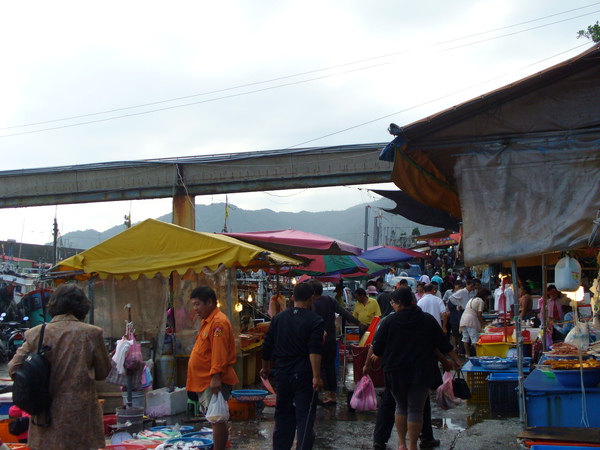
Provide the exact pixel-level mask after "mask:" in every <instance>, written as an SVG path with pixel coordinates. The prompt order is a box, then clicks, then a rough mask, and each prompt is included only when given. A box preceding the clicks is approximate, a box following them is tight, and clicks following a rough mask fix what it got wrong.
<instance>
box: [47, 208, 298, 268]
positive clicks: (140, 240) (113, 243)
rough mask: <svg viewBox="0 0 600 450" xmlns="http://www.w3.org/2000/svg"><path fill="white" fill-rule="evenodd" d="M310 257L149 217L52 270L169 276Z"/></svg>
mask: <svg viewBox="0 0 600 450" xmlns="http://www.w3.org/2000/svg"><path fill="white" fill-rule="evenodd" d="M304 263H305V261H304V260H303V259H301V258H297V257H293V256H291V255H283V254H280V253H274V252H267V251H265V250H264V249H263V248H261V247H258V246H256V245H252V244H247V243H245V242H242V241H239V240H237V239H235V238H232V237H229V236H223V235H220V234H212V233H202V232H198V231H193V230H189V229H187V228H183V227H180V226H177V225H172V224H169V223H165V222H161V221H159V220H155V219H147V220H144V221H143V222H140V223H139V224H137V225H134V226H133V227H131V228H129V229H127V230H125V231H123V232H122V233H119V234H118V235H116V236H114V237H112V238H110V239H108V240H106V241H104V242H102V243H101V244H98V245H96V246H94V247H92V248H90V249H88V250H85V251H83V252H81V253H79V254H78V255H75V256H72V257H71V258H68V259H65V260H64V261H61V262H60V263H58V264H57V266H56V267H53V268H52V269H51V270H50V273H51V274H52V275H58V274H59V273H60V272H73V271H81V270H82V271H83V272H85V273H86V274H91V273H96V274H98V275H99V276H100V278H102V279H106V278H107V277H108V276H109V275H113V276H114V277H115V278H117V279H121V278H123V277H124V276H129V277H130V278H131V279H132V280H136V279H137V278H138V277H139V276H140V275H145V276H146V277H147V278H152V277H153V276H154V275H156V274H157V273H160V274H161V275H163V276H165V277H168V276H169V275H170V274H171V273H172V272H177V273H178V274H179V275H183V274H185V273H186V272H187V271H188V270H190V269H191V270H192V271H194V272H196V273H200V272H201V271H202V270H203V269H204V268H207V269H209V270H215V269H217V268H218V267H219V266H221V265H224V266H225V267H227V268H230V267H243V268H250V269H260V268H264V267H271V266H288V265H289V266H296V265H302V264H304Z"/></svg>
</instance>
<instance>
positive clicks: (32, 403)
mask: <svg viewBox="0 0 600 450" xmlns="http://www.w3.org/2000/svg"><path fill="white" fill-rule="evenodd" d="M45 329H46V324H44V325H42V330H41V332H40V338H39V341H38V351H37V353H35V352H31V353H28V354H27V355H26V356H25V359H24V360H23V364H22V365H21V368H20V369H19V370H18V371H17V372H16V373H15V374H14V376H13V378H14V383H13V402H14V403H15V405H17V406H18V407H19V408H21V409H22V410H23V411H25V412H26V413H28V414H30V415H31V416H37V415H39V414H42V413H45V419H46V420H45V423H36V422H35V421H34V420H33V419H34V418H33V417H32V418H31V423H33V424H34V425H38V426H43V427H44V426H45V427H47V426H50V422H51V420H50V404H51V403H52V398H51V397H50V362H49V361H48V359H47V358H46V352H47V351H48V350H50V347H49V346H47V345H43V342H44V330H45Z"/></svg>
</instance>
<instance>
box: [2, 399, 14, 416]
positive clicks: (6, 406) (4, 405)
mask: <svg viewBox="0 0 600 450" xmlns="http://www.w3.org/2000/svg"><path fill="white" fill-rule="evenodd" d="M12 405H13V402H10V403H8V402H6V403H5V402H2V403H0V416H8V410H9V409H10V407H11V406H12Z"/></svg>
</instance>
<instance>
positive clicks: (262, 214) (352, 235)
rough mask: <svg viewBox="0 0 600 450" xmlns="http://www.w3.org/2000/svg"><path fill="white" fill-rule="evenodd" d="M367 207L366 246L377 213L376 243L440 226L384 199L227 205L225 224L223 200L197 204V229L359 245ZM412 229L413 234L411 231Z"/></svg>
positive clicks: (70, 240)
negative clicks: (301, 206) (329, 205)
mask: <svg viewBox="0 0 600 450" xmlns="http://www.w3.org/2000/svg"><path fill="white" fill-rule="evenodd" d="M367 206H368V208H369V219H368V234H369V239H368V246H369V247H370V246H372V245H374V235H375V233H374V232H373V230H374V227H375V217H376V216H380V219H378V222H379V224H380V225H379V230H380V231H379V244H380V245H383V244H388V245H397V246H400V247H407V246H408V244H409V243H410V242H409V241H410V238H409V236H411V235H412V234H428V233H433V232H435V231H439V230H440V228H435V227H430V226H424V225H419V224H417V223H415V222H412V221H410V220H408V219H405V218H404V217H402V216H399V215H396V214H390V213H387V212H385V211H383V209H384V208H393V207H394V206H395V204H394V203H393V202H392V201H390V200H388V199H385V198H382V199H379V200H377V201H374V202H371V203H370V204H369V205H357V206H352V207H350V208H348V209H345V210H341V211H319V212H307V211H301V212H276V211H273V210H270V209H260V210H254V211H251V210H245V209H243V208H242V207H240V206H235V205H231V204H230V205H229V214H228V219H227V223H225V208H226V205H225V203H214V204H212V205H196V230H197V231H205V232H211V233H213V232H217V233H218V232H222V231H223V229H224V228H225V226H226V227H227V231H228V232H237V233H241V232H246V231H266V230H283V229H287V228H294V229H296V230H301V231H306V232H309V233H317V234H321V235H324V236H329V237H332V238H335V239H338V240H340V241H344V242H347V243H349V244H353V245H356V246H358V247H361V248H362V247H363V246H364V232H365V209H366V207H367ZM156 219H158V220H161V221H164V222H168V223H171V221H172V215H171V214H165V215H163V216H160V217H156ZM124 230H125V225H123V224H120V225H116V226H114V227H112V228H109V229H108V230H105V231H102V232H100V231H98V230H85V231H73V232H69V233H66V234H64V235H62V236H61V241H62V245H63V246H67V247H71V248H78V249H87V248H90V247H93V246H94V245H97V244H99V243H100V242H103V241H105V240H106V239H109V238H111V237H113V236H115V235H116V234H118V233H120V232H122V231H124ZM413 231H414V232H415V233H413Z"/></svg>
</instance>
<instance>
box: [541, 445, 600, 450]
mask: <svg viewBox="0 0 600 450" xmlns="http://www.w3.org/2000/svg"><path fill="white" fill-rule="evenodd" d="M590 448H593V447H582V446H580V445H576V446H571V445H568V446H567V445H544V444H535V445H532V446H531V450H590Z"/></svg>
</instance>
